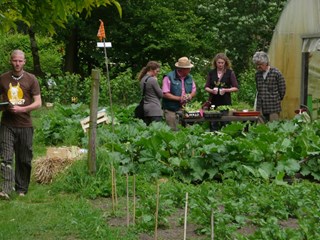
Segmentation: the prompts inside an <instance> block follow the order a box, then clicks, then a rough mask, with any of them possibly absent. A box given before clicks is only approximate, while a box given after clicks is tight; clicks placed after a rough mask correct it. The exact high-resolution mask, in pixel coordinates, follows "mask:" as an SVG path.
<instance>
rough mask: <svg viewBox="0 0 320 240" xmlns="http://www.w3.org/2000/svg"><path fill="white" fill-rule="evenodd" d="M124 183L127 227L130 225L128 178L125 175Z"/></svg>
mask: <svg viewBox="0 0 320 240" xmlns="http://www.w3.org/2000/svg"><path fill="white" fill-rule="evenodd" d="M126 183H127V227H129V224H130V213H129V176H128V173H126Z"/></svg>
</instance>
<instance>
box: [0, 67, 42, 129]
mask: <svg viewBox="0 0 320 240" xmlns="http://www.w3.org/2000/svg"><path fill="white" fill-rule="evenodd" d="M0 94H1V95H2V101H3V102H10V103H11V104H14V105H19V106H28V105H30V104H31V103H32V102H33V97H34V96H37V95H40V86H39V83H38V81H37V79H36V77H35V76H34V75H33V74H31V73H28V72H23V77H22V78H21V79H20V80H18V81H17V80H14V79H13V78H12V71H9V72H6V73H4V74H2V75H1V76H0ZM1 124H2V125H5V126H9V127H32V120H31V116H30V112H27V113H13V112H10V111H6V110H5V109H4V110H3V113H2V117H1Z"/></svg>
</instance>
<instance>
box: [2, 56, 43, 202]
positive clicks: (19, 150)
mask: <svg viewBox="0 0 320 240" xmlns="http://www.w3.org/2000/svg"><path fill="white" fill-rule="evenodd" d="M10 63H11V65H12V70H11V71H8V72H6V73H4V74H2V75H1V76H0V94H1V100H2V102H8V105H4V106H2V107H1V110H2V111H3V112H2V117H1V126H0V170H1V186H0V187H1V191H0V198H3V199H9V198H10V194H11V193H12V192H13V191H14V190H15V191H16V192H17V193H18V194H19V195H20V196H24V195H25V194H26V193H27V192H28V187H29V183H30V177H31V161H32V156H33V152H32V141H33V126H32V119H31V116H30V112H31V111H32V110H34V109H37V108H39V107H41V104H42V102H41V95H40V86H39V83H38V81H37V79H36V77H35V76H34V75H33V74H31V73H28V72H26V71H24V70H23V67H24V65H25V63H26V60H25V55H24V52H23V51H21V50H14V51H13V52H12V53H11V59H10ZM14 157H15V166H13V158H14Z"/></svg>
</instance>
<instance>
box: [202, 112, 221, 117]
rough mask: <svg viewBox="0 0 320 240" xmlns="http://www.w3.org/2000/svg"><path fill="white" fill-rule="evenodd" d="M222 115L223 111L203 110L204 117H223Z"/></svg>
mask: <svg viewBox="0 0 320 240" xmlns="http://www.w3.org/2000/svg"><path fill="white" fill-rule="evenodd" d="M222 115H223V114H222V113H221V112H208V111H204V112H203V117H204V118H221V117H222Z"/></svg>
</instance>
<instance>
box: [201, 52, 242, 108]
mask: <svg viewBox="0 0 320 240" xmlns="http://www.w3.org/2000/svg"><path fill="white" fill-rule="evenodd" d="M212 65H213V69H212V70H210V72H209V73H208V76H207V82H206V85H205V90H206V91H207V92H208V93H209V94H210V101H211V105H214V106H215V108H216V107H218V106H221V105H231V93H232V92H237V91H238V90H239V89H238V81H237V78H236V76H235V74H234V72H233V71H232V70H231V64H230V60H229V58H228V57H227V56H226V55H225V54H223V53H218V54H217V55H216V56H215V57H214V59H213V61H212Z"/></svg>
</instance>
